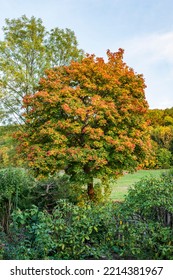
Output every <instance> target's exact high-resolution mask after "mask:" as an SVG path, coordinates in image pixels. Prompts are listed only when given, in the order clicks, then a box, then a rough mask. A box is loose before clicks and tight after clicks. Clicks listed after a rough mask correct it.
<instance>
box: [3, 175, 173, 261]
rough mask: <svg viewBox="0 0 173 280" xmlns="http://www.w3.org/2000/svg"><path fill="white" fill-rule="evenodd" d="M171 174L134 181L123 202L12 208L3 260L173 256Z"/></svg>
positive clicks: (154, 257)
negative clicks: (22, 209) (47, 207)
mask: <svg viewBox="0 0 173 280" xmlns="http://www.w3.org/2000/svg"><path fill="white" fill-rule="evenodd" d="M172 193H173V172H169V173H165V174H163V175H162V176H161V177H160V178H158V179H155V178H153V177H148V178H144V179H142V180H141V181H140V182H138V183H136V184H135V185H134V187H133V188H131V189H130V190H129V193H128V195H127V197H126V199H125V201H124V202H123V203H119V204H115V203H105V204H97V205H96V204H91V203H87V204H86V205H85V206H79V205H74V203H71V202H68V200H58V201H57V204H56V206H55V207H54V209H53V210H52V211H51V212H48V211H47V210H45V209H39V208H38V207H37V206H34V205H33V206H31V207H30V208H29V209H26V210H25V211H21V210H20V209H16V210H15V211H13V213H12V215H11V218H12V222H11V225H10V230H9V232H8V234H5V233H4V232H2V233H1V237H0V240H1V246H0V251H1V258H2V259H154V260H155V259H169V260H171V259H173V195H172Z"/></svg>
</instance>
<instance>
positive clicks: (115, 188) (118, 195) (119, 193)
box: [110, 169, 165, 201]
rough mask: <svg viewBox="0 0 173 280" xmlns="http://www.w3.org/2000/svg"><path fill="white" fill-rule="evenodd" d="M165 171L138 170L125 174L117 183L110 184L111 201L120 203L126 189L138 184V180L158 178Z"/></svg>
mask: <svg viewBox="0 0 173 280" xmlns="http://www.w3.org/2000/svg"><path fill="white" fill-rule="evenodd" d="M164 171H165V170H164V169H160V170H138V171H137V172H135V173H133V174H125V175H123V176H122V177H120V178H119V179H118V180H117V181H115V182H113V183H112V184H111V187H112V193H111V196H110V198H111V200H114V201H122V200H124V197H125V195H126V194H127V192H128V188H129V187H130V186H132V185H134V184H135V183H136V182H138V181H139V180H140V179H142V178H144V177H150V176H153V177H155V178H158V177H159V176H160V175H161V174H162V173H163V172H164Z"/></svg>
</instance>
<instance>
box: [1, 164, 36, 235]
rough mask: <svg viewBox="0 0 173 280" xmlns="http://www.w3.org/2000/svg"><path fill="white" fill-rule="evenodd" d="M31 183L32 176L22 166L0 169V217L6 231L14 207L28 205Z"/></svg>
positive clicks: (23, 207)
mask: <svg viewBox="0 0 173 280" xmlns="http://www.w3.org/2000/svg"><path fill="white" fill-rule="evenodd" d="M33 185H34V179H33V177H32V176H31V175H29V173H28V172H27V171H26V170H25V169H23V168H12V167H11V168H6V169H1V170H0V209H1V211H0V219H1V225H2V227H3V230H4V231H6V232H8V228H9V223H10V218H11V217H10V216H11V213H12V211H13V210H14V209H16V208H18V207H20V208H21V209H26V208H27V207H29V204H30V191H31V188H32V187H33Z"/></svg>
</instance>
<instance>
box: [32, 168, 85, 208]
mask: <svg viewBox="0 0 173 280" xmlns="http://www.w3.org/2000/svg"><path fill="white" fill-rule="evenodd" d="M81 194H82V190H81V187H80V186H78V185H77V183H76V184H72V183H71V181H70V176H68V175H66V174H63V173H57V174H55V175H50V176H49V177H48V178H46V179H42V180H39V181H37V183H36V186H35V188H34V189H33V192H32V196H33V197H34V201H33V203H34V204H35V205H37V206H38V207H39V209H40V210H43V209H45V210H48V211H49V212H52V210H53V208H54V207H55V206H56V205H57V202H58V201H59V200H61V199H66V200H68V201H69V202H71V203H74V204H76V203H77V202H78V201H79V198H80V196H81Z"/></svg>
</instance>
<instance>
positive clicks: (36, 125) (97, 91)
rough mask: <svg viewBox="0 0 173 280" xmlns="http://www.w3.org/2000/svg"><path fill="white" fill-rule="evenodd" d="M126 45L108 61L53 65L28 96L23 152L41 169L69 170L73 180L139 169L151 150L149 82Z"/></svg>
mask: <svg viewBox="0 0 173 280" xmlns="http://www.w3.org/2000/svg"><path fill="white" fill-rule="evenodd" d="M123 53H124V51H123V50H122V49H119V50H118V52H115V53H112V52H110V51H109V50H108V51H107V57H108V61H107V62H105V61H104V59H103V58H97V57H95V56H94V55H88V56H87V57H85V58H84V59H83V60H82V61H81V62H74V61H73V62H71V64H70V65H69V66H60V67H57V68H54V69H51V70H47V72H46V77H43V78H42V79H41V80H40V89H39V91H38V92H36V93H35V94H33V95H30V96H26V97H25V98H24V106H25V108H27V110H26V111H27V113H26V114H25V119H26V133H25V134H20V133H19V134H18V139H19V141H20V145H19V152H20V153H22V154H23V156H24V157H26V158H27V160H28V163H29V166H30V167H31V168H33V170H35V172H36V174H37V175H40V174H42V175H44V176H47V175H48V174H49V173H52V174H53V173H55V172H57V171H58V170H61V169H63V170H65V172H66V173H67V174H69V175H70V176H71V180H72V181H76V182H77V183H81V185H82V184H83V185H84V184H85V185H87V192H88V195H89V197H90V199H93V198H94V184H93V178H100V179H101V180H103V181H104V180H105V181H106V180H107V179H109V178H111V177H112V178H116V177H117V175H118V174H121V173H122V171H123V170H134V169H135V168H136V167H137V166H138V164H139V163H140V162H141V160H143V159H144V158H145V155H146V153H147V149H148V146H147V145H148V144H147V145H146V143H147V141H148V134H147V123H146V118H145V115H146V112H147V109H148V104H147V101H146V99H145V92H144V89H145V83H144V79H143V76H142V75H139V74H136V73H135V72H134V70H133V69H132V68H129V67H128V66H127V65H126V63H124V62H123Z"/></svg>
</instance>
